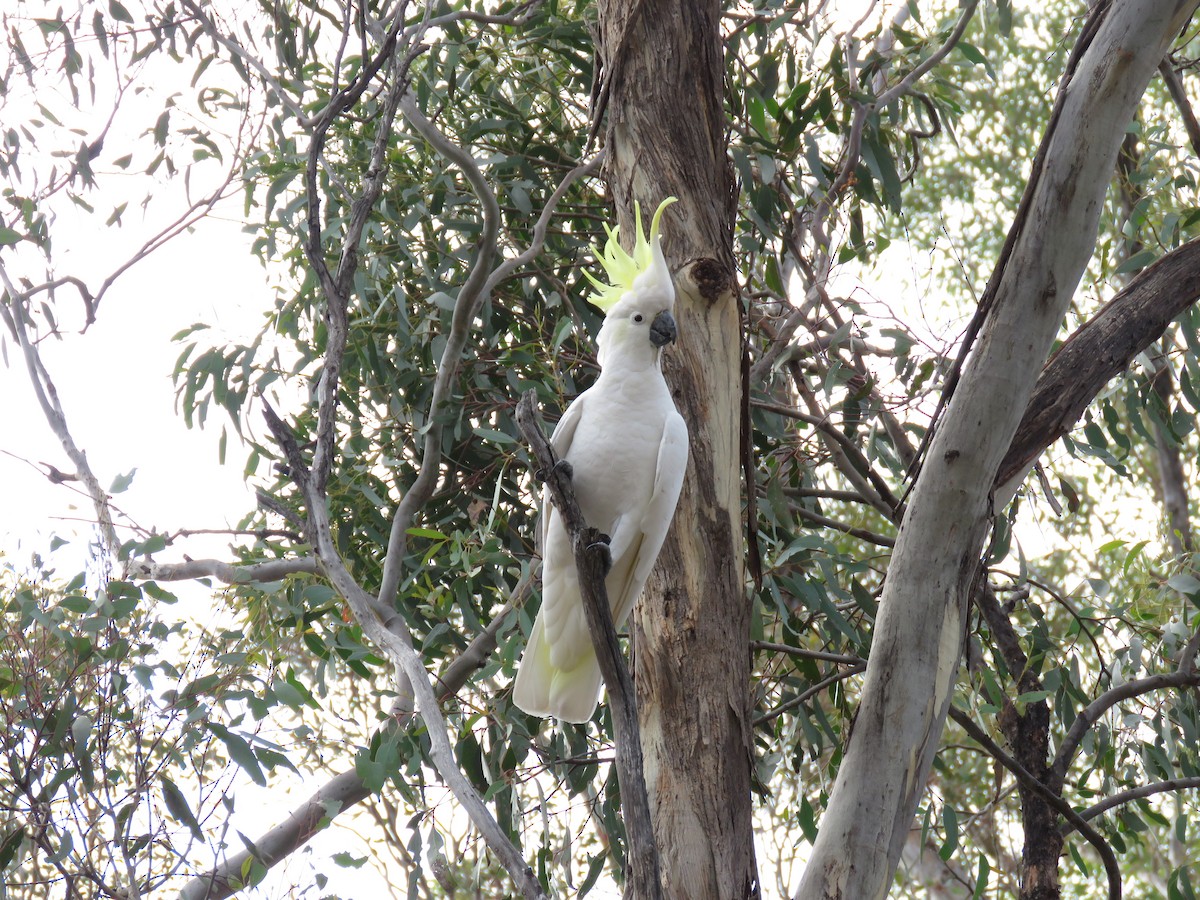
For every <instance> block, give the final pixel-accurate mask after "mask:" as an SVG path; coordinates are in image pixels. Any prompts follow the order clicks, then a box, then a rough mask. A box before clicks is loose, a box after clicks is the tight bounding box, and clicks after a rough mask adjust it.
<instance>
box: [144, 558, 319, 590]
mask: <svg viewBox="0 0 1200 900" xmlns="http://www.w3.org/2000/svg"><path fill="white" fill-rule="evenodd" d="M320 572H321V566H320V563H318V562H317V560H316V559H315V558H314V557H311V556H304V557H300V558H299V559H269V560H264V561H263V562H257V563H227V562H224V561H222V560H219V559H189V560H186V561H185V562H177V563H160V562H155V561H154V560H152V559H137V560H134V561H133V563H132V565H131V566H130V572H129V575H130V577H131V578H144V579H146V580H148V581H192V580H194V579H196V578H215V579H217V580H218V581H220V582H222V583H224V584H256V583H257V584H261V583H263V582H266V581H278V580H279V579H281V578H287V577H288V576H289V575H318V574H320Z"/></svg>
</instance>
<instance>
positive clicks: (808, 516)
mask: <svg viewBox="0 0 1200 900" xmlns="http://www.w3.org/2000/svg"><path fill="white" fill-rule="evenodd" d="M791 508H792V512H794V513H795V514H796V515H798V516H799V517H800V518H802V519H804V520H805V521H806V522H812V523H813V524H814V525H820V526H821V527H823V528H832V529H833V530H834V531H840V532H841V533H842V534H848V535H850V536H851V537H856V538H858V539H859V540H863V541H867V542H868V543H871V544H877V545H878V546H880V547H895V546H896V539H895V538H890V537H888V536H886V535H883V534H878V533H877V532H874V531H870V530H868V529H866V528H858V527H857V526H854V525H847V524H846V523H845V522H839V521H838V520H837V519H831V518H829V517H828V516H823V515H821V514H820V513H817V512H813V511H812V510H811V509H807V508H805V507H803V506H800V505H799V504H794V505H792V507H791Z"/></svg>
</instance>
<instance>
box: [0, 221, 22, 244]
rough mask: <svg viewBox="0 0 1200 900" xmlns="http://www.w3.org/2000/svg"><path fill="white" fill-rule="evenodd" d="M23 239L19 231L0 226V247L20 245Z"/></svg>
mask: <svg viewBox="0 0 1200 900" xmlns="http://www.w3.org/2000/svg"><path fill="white" fill-rule="evenodd" d="M24 239H25V235H23V234H21V233H20V232H19V231H13V230H12V229H11V228H6V227H5V226H3V225H0V247H10V246H12V245H13V244H17V243H20V242H21V241H22V240H24Z"/></svg>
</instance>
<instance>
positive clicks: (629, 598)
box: [513, 197, 688, 722]
mask: <svg viewBox="0 0 1200 900" xmlns="http://www.w3.org/2000/svg"><path fill="white" fill-rule="evenodd" d="M674 201H675V198H674V197H671V198H668V199H667V200H664V201H663V202H662V204H661V205H660V206H659V207H658V210H657V211H656V212H655V213H654V217H653V219H652V220H651V222H650V234H649V236H647V235H646V234H645V232H644V231H643V230H642V218H641V211H640V209H639V210H636V212H635V219H636V222H637V225H636V229H637V233H636V235H635V236H634V247H633V252H632V253H626V252H625V250H624V249H623V248H622V247H621V245H620V243H619V240H618V237H619V235H618V229H616V228H612V229H610V228H608V227H607V226H606V227H605V230H606V231H607V233H608V242H607V243H606V244H605V247H604V253H603V255H601V256H600V262H601V264H602V265H603V266H604V270H605V273H606V275H607V276H608V283H607V284H606V283H604V282H601V281H599V280H597V279H595V278H593V277H592V276H591V275H588V276H587V277H588V279H589V280H590V281H591V282H592V284H593V285H595V287H596V293H595V295H594V296H593V297H592V302H593V303H595V304H596V305H597V306H599V307H600V308H601V309H602V310H604V313H605V318H604V325H603V327H601V329H600V334H599V336H598V337H597V339H596V344H597V351H598V352H597V359H598V361H599V363H600V377H599V378H597V379H596V383H595V384H593V385H592V386H591V387H590V388H589V389H588V390H586V391H584V392H583V393H582V394H580V395H579V396H578V397H576V398H575V401H574V402H573V403H572V404H571V405H570V406H568V407H567V411H566V412H565V413H563V416H562V418H561V419H560V420H559V423H558V426H557V427H556V428H555V429H554V434H553V435H552V436H551V438H550V444H551V446H552V447H553V448H554V452H555V454H556V455H557V456H558V458H559V459H561V460H565V461H566V462H567V463H568V464H570V466H571V469H572V471H573V476H572V480H573V486H574V489H575V497H576V500H577V501H578V503H579V507H580V509H581V511H582V512H583V516H584V518H585V519H586V520H587V523H588V524H589V525H591V526H592V527H593V528H598V529H599V530H600V531H602V532H604V533H605V534H607V535H608V536H609V539H610V540H609V552H610V555H611V558H612V568H611V569H610V570H609V573H608V576H607V578H606V579H605V587H606V588H607V591H608V601H609V605H610V606H611V608H612V617H613V623H614V624H615V625H616V626H617V627H618V628H619V627H620V626H621V624H622V623H623V622H624V621H625V619H626V618H627V617H628V616H629V612H630V610H631V609H632V608H633V603H634V601H635V600H636V599H637V598H638V596H639V595H640V594H641V593H642V588H643V587H644V586H645V584H646V579H647V578H649V577H650V570H651V569H653V568H654V561H655V559H657V557H658V551H659V550H660V549H661V548H662V544H663V540H664V538H665V537H666V535H667V529H668V528H669V527H670V524H671V519H672V517H673V516H674V514H675V504H676V502H677V501H678V499H679V490H680V487H681V486H682V485H683V474H684V469H685V468H686V467H687V454H688V434H687V426H686V425H685V424H684V422H683V417H682V416H680V415H679V412H678V411H677V410H676V409H675V404H674V402H673V401H672V400H671V393H670V391H669V389H668V388H667V383H666V381H665V380H664V379H663V375H662V368H661V365H660V357H661V355H662V348H663V347H664V346H665V345H667V344H669V343H671V342H672V341H674V340H675V337H676V326H675V318H674V316H673V315H672V310H673V309H674V307H675V288H674V286H673V285H672V283H671V271H670V269H669V268H668V267H667V262H666V260H665V259H664V257H663V252H662V238H661V237H660V235H659V233H658V228H659V223H660V222H661V220H662V214H663V210H664V209H666V208H667V206H669V205H670V204H671V203H673V202H674ZM598 255H599V254H598ZM542 503H543V510H542V607H541V610H540V611H539V612H538V616H537V620H536V621H535V622H534V624H533V632H532V633H531V634H530V637H529V645H528V646H527V647H526V648H525V654H524V656H523V657H522V658H521V665H520V668H519V669H518V670H517V677H516V682H515V685H514V688H513V702H514V703H516V705H517V706H518V707H520V708H521V709H523V710H525V711H526V712H527V713H530V714H532V715H539V716H546V715H551V716H555V717H556V718H558V719H561V720H563V721H566V722H586V721H587V720H588V719H590V718H591V716H592V712H593V710H594V709H595V708H596V700H597V699H598V697H599V694H600V667H599V665H598V663H597V662H596V655H595V653H594V651H593V650H592V639H591V635H590V634H589V632H588V624H587V618H586V616H585V614H584V609H583V601H582V600H581V598H580V593H579V579H578V573H577V571H576V568H575V557H574V554H573V552H572V548H571V538H570V535H569V534H568V533H567V530H566V528H565V527H564V525H563V522H562V519H561V517H560V516H559V514H558V511H557V510H556V509H554V507H553V505H552V504H549V503H548V502H547V500H546V499H545V498H544V497H543V501H542Z"/></svg>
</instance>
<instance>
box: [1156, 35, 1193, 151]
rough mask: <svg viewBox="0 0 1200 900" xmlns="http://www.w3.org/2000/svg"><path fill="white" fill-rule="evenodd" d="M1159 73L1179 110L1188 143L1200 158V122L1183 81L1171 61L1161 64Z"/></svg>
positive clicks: (1165, 60) (1164, 61)
mask: <svg viewBox="0 0 1200 900" xmlns="http://www.w3.org/2000/svg"><path fill="white" fill-rule="evenodd" d="M1158 73H1159V74H1160V75H1161V76H1162V80H1163V82H1164V83H1165V84H1166V86H1167V92H1168V93H1169V94H1170V95H1171V100H1173V101H1174V103H1175V108H1176V109H1177V110H1179V118H1180V119H1182V120H1183V128H1184V130H1185V131H1186V132H1187V136H1188V142H1189V143H1190V144H1191V145H1192V153H1193V154H1195V155H1196V156H1200V121H1197V120H1196V112H1195V110H1193V109H1192V103H1191V101H1190V100H1189V99H1188V95H1187V90H1185V89H1184V86H1183V79H1181V78H1180V77H1179V73H1178V72H1176V71H1175V69H1174V68H1173V67H1172V66H1171V60H1170V59H1164V60H1163V61H1162V62H1161V63H1159V65H1158Z"/></svg>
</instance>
